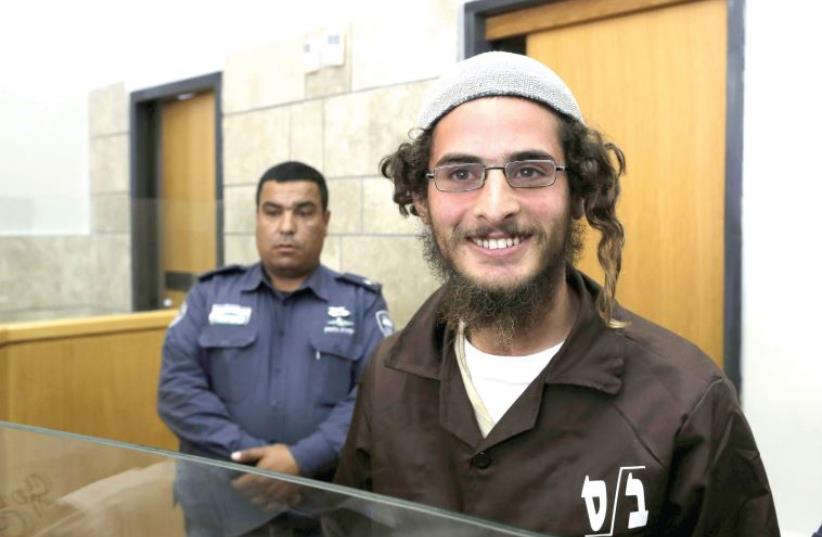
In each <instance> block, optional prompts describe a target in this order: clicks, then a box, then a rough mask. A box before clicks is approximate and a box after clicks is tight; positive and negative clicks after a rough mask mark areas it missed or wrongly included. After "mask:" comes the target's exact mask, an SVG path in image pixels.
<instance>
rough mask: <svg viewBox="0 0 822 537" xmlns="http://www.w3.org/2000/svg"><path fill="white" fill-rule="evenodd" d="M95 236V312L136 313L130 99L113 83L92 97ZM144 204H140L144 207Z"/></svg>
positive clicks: (91, 299)
mask: <svg viewBox="0 0 822 537" xmlns="http://www.w3.org/2000/svg"><path fill="white" fill-rule="evenodd" d="M88 110H89V136H90V138H89V183H90V195H91V203H90V205H91V235H90V236H89V237H88V242H89V245H88V248H87V249H86V250H87V253H86V258H87V263H88V270H87V274H88V280H87V281H86V284H85V285H86V296H87V303H88V305H89V309H90V311H91V312H93V313H122V312H127V311H130V310H131V303H132V301H131V220H130V215H131V206H132V204H133V203H134V202H133V201H132V200H131V199H130V197H129V126H128V95H127V94H126V89H125V85H124V84H112V85H110V86H106V87H104V88H99V89H97V90H94V91H92V92H91V94H90V95H89V101H88ZM138 203H139V202H138Z"/></svg>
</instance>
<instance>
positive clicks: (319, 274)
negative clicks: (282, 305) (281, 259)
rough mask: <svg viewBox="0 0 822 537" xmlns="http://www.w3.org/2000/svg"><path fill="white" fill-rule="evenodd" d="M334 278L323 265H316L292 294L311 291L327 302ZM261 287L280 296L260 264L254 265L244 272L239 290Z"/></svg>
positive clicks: (254, 289)
mask: <svg viewBox="0 0 822 537" xmlns="http://www.w3.org/2000/svg"><path fill="white" fill-rule="evenodd" d="M333 278H334V275H333V273H332V272H331V270H330V269H328V268H326V267H324V266H323V265H317V268H316V269H314V271H313V272H312V273H311V274H309V276H308V277H307V278H306V279H305V280H303V283H301V284H300V286H299V287H298V288H297V289H296V290H295V291H294V293H299V292H301V291H303V290H305V289H309V290H311V291H312V292H313V293H314V294H315V295H317V296H318V297H319V298H320V299H322V300H325V301H326V302H328V298H329V296H330V290H331V289H330V287H331V284H332V282H331V280H332V279H333ZM261 285H265V286H266V287H268V288H269V289H271V290H272V291H274V293H275V294H278V295H282V293H281V292H279V291H276V290H275V289H274V288H273V287H272V285H271V282H270V281H269V279H268V275H267V274H266V273H265V270H263V267H262V264H261V263H255V264H254V265H252V266H251V267H249V269H248V270H247V271H246V273H245V274H244V275H243V279H242V281H241V283H240V290H242V291H247V292H250V291H256V290H257V289H258V288H259V287H260V286H261Z"/></svg>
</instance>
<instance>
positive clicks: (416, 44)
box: [223, 0, 462, 326]
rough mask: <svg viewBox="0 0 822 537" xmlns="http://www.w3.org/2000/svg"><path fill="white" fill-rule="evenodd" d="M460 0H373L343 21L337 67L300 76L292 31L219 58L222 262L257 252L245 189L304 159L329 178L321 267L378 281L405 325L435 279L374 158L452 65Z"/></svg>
mask: <svg viewBox="0 0 822 537" xmlns="http://www.w3.org/2000/svg"><path fill="white" fill-rule="evenodd" d="M461 4H462V3H461V2H459V1H458V0H430V1H426V2H404V3H391V6H388V5H387V3H383V4H379V3H375V4H374V9H370V10H369V11H368V13H365V14H362V15H359V16H358V17H359V18H358V19H357V20H351V21H348V24H347V25H346V26H344V29H345V31H346V32H347V34H346V36H345V39H346V62H345V65H343V66H339V67H325V68H322V69H320V70H319V71H315V72H311V73H305V72H303V69H302V64H301V60H302V57H301V52H300V50H301V49H300V45H301V39H297V38H295V39H292V40H281V41H278V42H276V43H272V44H270V45H268V46H263V47H258V48H256V49H248V50H244V51H240V52H237V53H235V54H233V55H231V56H229V57H228V58H227V61H226V65H225V70H224V72H223V80H224V81H225V82H224V93H223V110H224V113H225V118H224V121H223V125H224V131H223V144H224V145H223V151H224V155H225V159H224V170H223V174H224V178H225V188H224V192H225V195H224V198H225V224H226V228H225V229H226V235H225V254H226V255H225V260H226V262H227V263H232V262H240V263H248V262H252V261H255V260H256V258H257V255H256V249H255V245H254V214H253V213H254V205H253V197H254V190H255V185H256V182H257V180H258V178H259V177H260V175H262V173H263V172H264V171H265V170H266V169H267V168H268V167H269V166H271V165H273V164H276V163H277V162H280V161H283V160H288V159H293V160H302V161H304V162H306V163H308V164H311V165H312V166H315V167H317V168H318V169H320V170H321V171H322V172H323V173H324V175H325V176H326V178H327V179H328V188H329V197H330V210H331V223H330V227H329V235H328V238H327V239H326V242H325V248H324V250H323V256H322V261H323V263H325V264H326V265H327V266H329V267H331V268H333V269H336V270H340V271H346V272H355V273H359V274H362V275H365V276H367V277H369V278H370V279H372V280H375V281H379V282H381V283H382V284H383V287H384V294H385V297H386V299H387V301H388V303H389V308H390V309H391V310H392V313H393V317H394V319H395V321H396V322H397V325H398V326H402V325H404V324H405V323H406V322H407V321H408V319H409V318H410V316H411V314H412V313H413V312H414V311H415V310H416V309H417V307H418V306H419V305H420V304H421V303H422V301H423V300H424V299H425V298H426V297H427V296H428V295H429V294H430V293H431V292H432V291H433V290H434V289H435V288H436V286H437V282H436V281H435V279H434V277H433V276H432V275H431V273H430V271H429V270H428V267H427V266H426V265H425V262H424V261H423V259H422V254H421V246H420V243H419V239H418V238H417V235H418V234H419V230H420V227H419V223H418V221H417V220H416V218H414V217H411V218H402V217H400V215H399V213H398V211H397V207H396V205H395V204H394V203H393V201H392V199H391V197H392V194H393V187H392V185H391V184H390V183H389V182H388V181H387V180H386V179H384V178H382V177H381V176H380V175H379V162H380V159H381V158H382V157H383V156H385V155H386V154H388V153H389V152H391V151H393V150H394V149H396V147H397V145H398V144H399V143H400V142H402V141H404V140H407V137H408V133H409V131H410V130H411V129H412V127H413V126H414V123H415V120H416V116H417V113H418V110H419V108H420V104H421V102H422V99H423V97H424V94H425V91H426V90H427V88H428V87H429V86H430V84H431V81H432V80H433V79H434V78H435V77H436V75H437V74H438V73H439V72H440V71H441V70H442V69H444V68H445V67H446V66H447V65H448V64H450V63H453V62H454V61H456V59H457V43H458V39H459V32H458V22H457V19H458V13H459V9H460V6H461ZM387 21H388V22H389V24H386V22H387ZM400 21H401V23H399V22H400ZM319 30H322V29H319V28H306V29H305V31H306V34H308V33H310V32H313V31H319Z"/></svg>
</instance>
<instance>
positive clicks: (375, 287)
mask: <svg viewBox="0 0 822 537" xmlns="http://www.w3.org/2000/svg"><path fill="white" fill-rule="evenodd" d="M337 279H339V280H345V281H347V282H350V283H353V284H355V285H359V286H360V287H365V288H366V289H368V290H369V291H374V292H375V293H379V292H380V289H382V284H381V283H378V282H375V281H372V280H369V279H368V278H365V277H363V276H360V275H359V274H352V273H351V272H344V273H342V274H340V275H338V276H337Z"/></svg>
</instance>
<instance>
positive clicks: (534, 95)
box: [417, 52, 583, 129]
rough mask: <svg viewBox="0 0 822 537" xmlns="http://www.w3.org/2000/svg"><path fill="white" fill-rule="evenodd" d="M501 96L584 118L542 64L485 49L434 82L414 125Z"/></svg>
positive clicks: (561, 84)
mask: <svg viewBox="0 0 822 537" xmlns="http://www.w3.org/2000/svg"><path fill="white" fill-rule="evenodd" d="M503 95H511V96H516V97H525V98H526V99H531V100H533V101H537V102H540V103H543V104H545V105H547V106H549V107H550V108H553V109H554V110H556V111H558V112H561V113H563V114H565V115H568V116H571V117H573V118H575V119H577V120H579V121H583V119H582V112H580V110H579V105H578V104H577V100H576V99H575V98H574V95H573V94H572V93H571V90H570V89H568V86H566V85H565V82H563V81H562V79H561V78H560V77H559V76H557V74H556V73H555V72H553V71H552V70H551V69H549V68H548V67H546V66H545V65H544V64H542V63H540V62H538V61H537V60H535V59H533V58H529V57H527V56H523V55H521V54H512V53H510V52H485V53H483V54H479V55H477V56H473V57H471V58H468V59H467V60H463V61H461V62H459V63H457V64H456V65H454V66H453V67H452V68H451V69H450V70H449V71H448V72H446V73H445V74H444V75H442V77H440V79H439V80H437V81H436V82H435V83H434V87H433V88H432V89H431V91H430V92H429V94H428V96H427V98H426V99H425V101H424V103H423V106H422V111H421V112H420V116H419V120H418V122H417V125H418V126H419V127H421V128H423V129H427V128H428V127H430V126H431V125H433V124H434V123H435V122H436V121H437V120H438V119H439V118H441V117H442V116H444V115H445V114H447V113H448V112H450V111H451V110H453V109H454V108H456V107H457V106H459V105H461V104H463V103H466V102H468V101H471V100H474V99H478V98H480V97H496V96H503Z"/></svg>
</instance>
